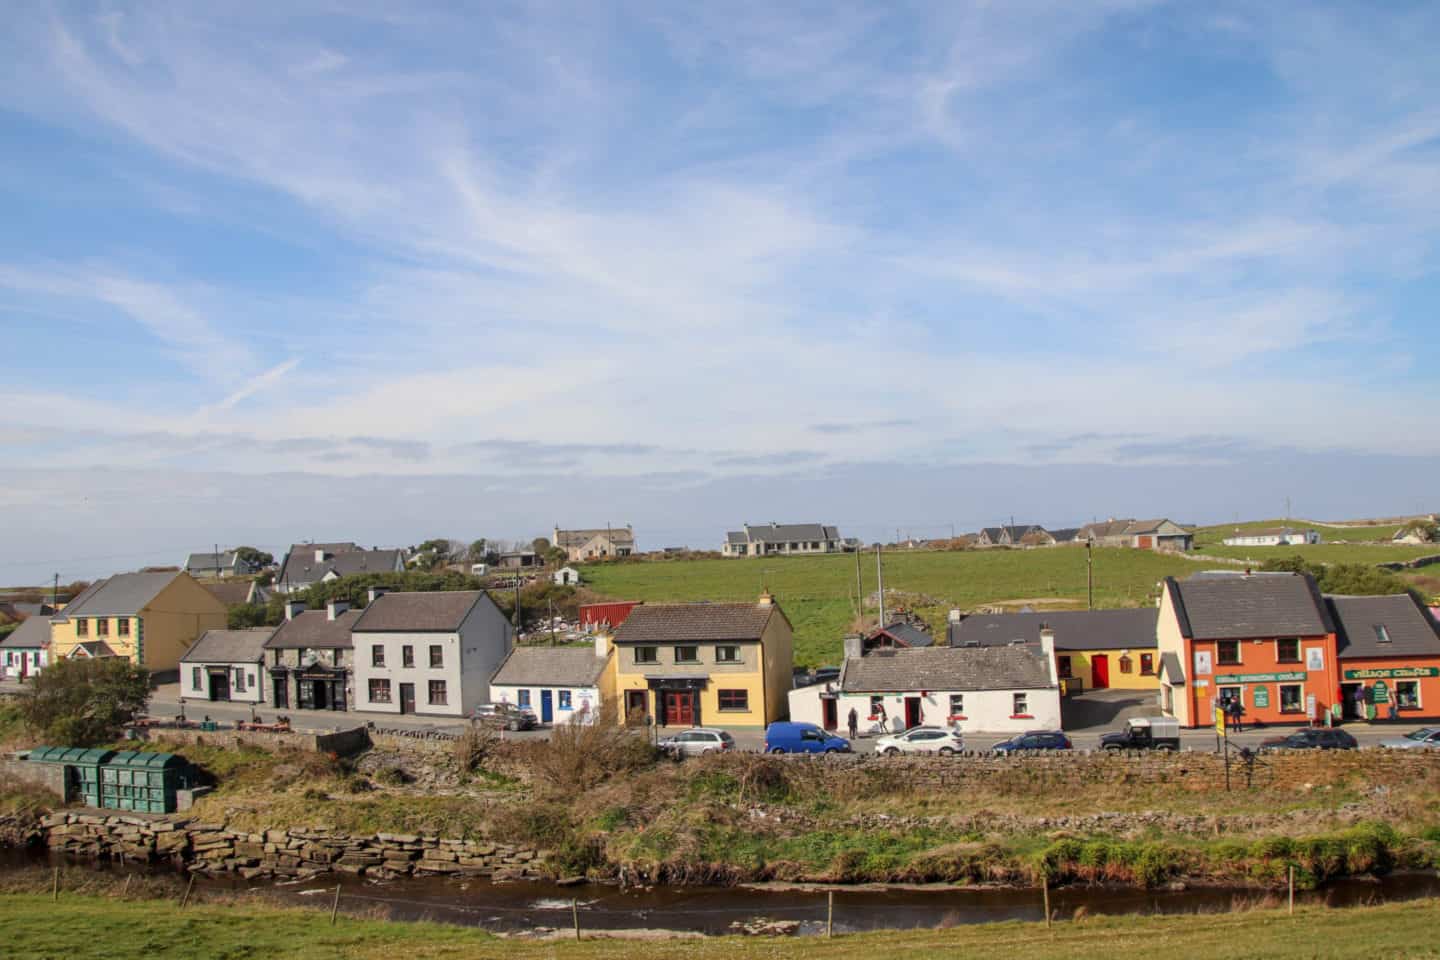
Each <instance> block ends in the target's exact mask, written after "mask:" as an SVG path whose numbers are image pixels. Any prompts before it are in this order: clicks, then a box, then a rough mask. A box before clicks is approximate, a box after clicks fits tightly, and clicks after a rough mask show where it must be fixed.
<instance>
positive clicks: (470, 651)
mask: <svg viewBox="0 0 1440 960" xmlns="http://www.w3.org/2000/svg"><path fill="white" fill-rule="evenodd" d="M350 639H351V643H352V644H353V645H354V649H355V703H354V707H355V709H356V710H362V711H371V712H375V713H423V714H431V715H435V716H452V717H460V716H465V715H467V714H469V713H470V711H471V710H473V709H474V708H475V707H476V706H477V705H478V704H481V703H485V702H487V701H488V700H489V699H490V678H491V677H492V676H494V675H495V671H496V670H497V669H499V667H500V664H501V663H502V662H504V660H505V657H506V656H507V655H508V654H509V653H510V648H511V646H512V645H513V643H514V635H513V631H512V629H511V627H510V622H509V621H508V620H506V619H505V615H504V614H503V613H501V612H500V608H499V607H497V606H495V601H493V600H491V599H490V595H489V594H487V593H485V592H484V591H483V590H459V591H446V592H440V593H386V594H384V595H381V596H377V597H376V598H375V599H374V600H373V601H372V602H371V603H370V605H369V606H367V607H366V608H365V612H364V613H362V614H361V615H360V619H358V620H356V621H355V626H354V627H353V628H352V629H351V635H350Z"/></svg>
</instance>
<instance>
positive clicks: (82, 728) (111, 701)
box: [20, 657, 150, 747]
mask: <svg viewBox="0 0 1440 960" xmlns="http://www.w3.org/2000/svg"><path fill="white" fill-rule="evenodd" d="M30 684H31V685H30V689H29V690H27V691H26V692H25V693H23V694H21V696H20V712H21V714H22V715H23V716H24V718H25V725H26V726H27V727H28V728H29V729H30V730H31V731H32V732H34V733H36V734H38V735H39V736H41V737H43V738H44V739H45V740H47V741H49V742H50V743H51V744H53V745H55V746H63V747H94V746H98V745H100V744H102V743H110V742H111V741H113V740H117V739H119V737H120V734H121V732H122V731H123V730H124V729H125V725H126V724H128V723H129V722H130V721H131V720H133V719H134V718H135V715H136V714H137V713H140V712H141V711H142V710H144V709H145V704H146V703H148V702H149V701H150V671H148V670H145V669H144V668H142V667H137V666H135V664H133V663H131V662H130V661H129V660H127V659H123V658H120V657H107V658H105V659H102V660H57V661H56V662H54V663H52V664H50V665H49V666H48V667H46V668H45V670H44V671H43V672H41V673H40V674H39V675H37V676H36V677H35V679H34V680H32V681H30Z"/></svg>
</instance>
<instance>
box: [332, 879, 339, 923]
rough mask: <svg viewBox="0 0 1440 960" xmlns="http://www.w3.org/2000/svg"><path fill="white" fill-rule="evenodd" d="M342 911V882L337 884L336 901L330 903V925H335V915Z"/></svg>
mask: <svg viewBox="0 0 1440 960" xmlns="http://www.w3.org/2000/svg"><path fill="white" fill-rule="evenodd" d="M339 912H340V884H338V883H337V884H335V902H334V903H332V904H330V926H332V927H333V926H335V916H336V914H338V913H339Z"/></svg>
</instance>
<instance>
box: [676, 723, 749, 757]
mask: <svg viewBox="0 0 1440 960" xmlns="http://www.w3.org/2000/svg"><path fill="white" fill-rule="evenodd" d="M656 746H658V747H659V748H660V749H661V750H664V751H665V752H666V753H670V754H673V755H675V756H677V757H698V756H701V755H703V754H707V753H723V752H724V751H726V750H734V749H735V738H734V737H732V736H730V731H728V730H711V729H709V728H707V727H692V728H691V729H689V730H686V731H684V732H683V733H677V734H675V735H673V736H669V737H666V738H665V739H664V740H661V741H660V742H659V743H658V744H656Z"/></svg>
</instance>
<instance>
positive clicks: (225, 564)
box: [185, 550, 235, 570]
mask: <svg viewBox="0 0 1440 960" xmlns="http://www.w3.org/2000/svg"><path fill="white" fill-rule="evenodd" d="M234 565H235V551H234V550H224V551H222V552H220V553H214V552H209V553H192V554H190V556H189V557H187V558H186V559H185V569H186V570H226V569H229V568H230V567H233V566H234Z"/></svg>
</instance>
